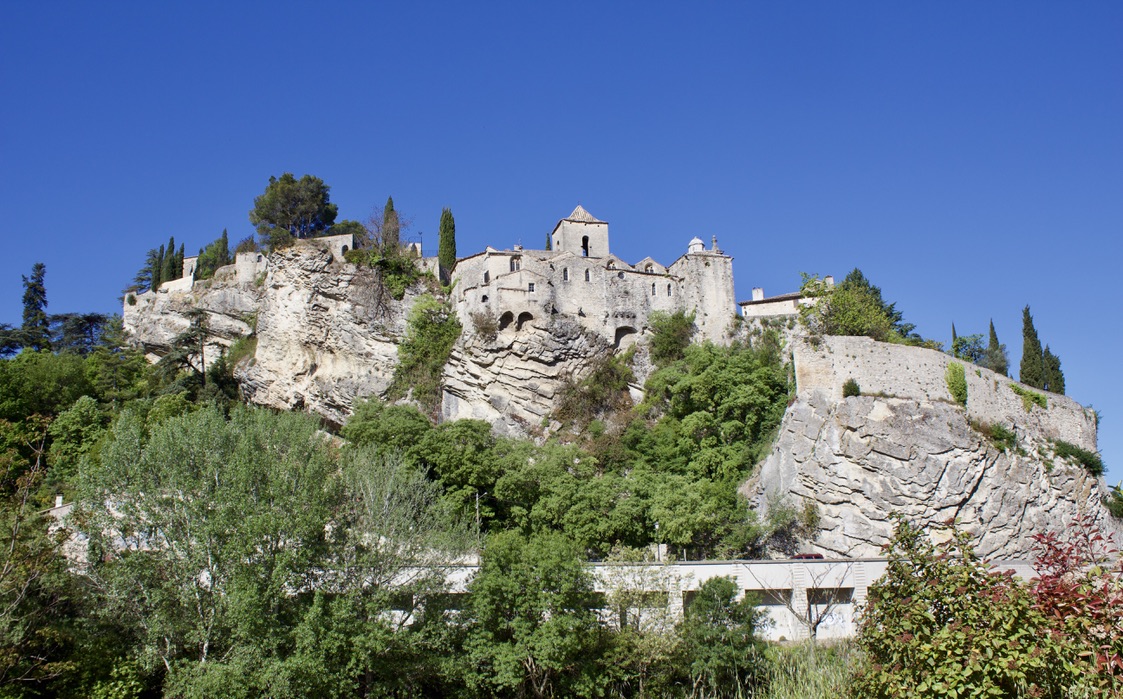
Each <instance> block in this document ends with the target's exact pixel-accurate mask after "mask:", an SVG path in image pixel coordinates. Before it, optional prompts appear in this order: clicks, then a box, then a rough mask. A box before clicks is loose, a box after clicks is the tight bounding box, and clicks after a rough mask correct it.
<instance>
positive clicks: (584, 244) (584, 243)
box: [581, 236, 589, 257]
mask: <svg viewBox="0 0 1123 699" xmlns="http://www.w3.org/2000/svg"><path fill="white" fill-rule="evenodd" d="M581 256H582V257H588V256H589V236H584V237H583V238H581Z"/></svg>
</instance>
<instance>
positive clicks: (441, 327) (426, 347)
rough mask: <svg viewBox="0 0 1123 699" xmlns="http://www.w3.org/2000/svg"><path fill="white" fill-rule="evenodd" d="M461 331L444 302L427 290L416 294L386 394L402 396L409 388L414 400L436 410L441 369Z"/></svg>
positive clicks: (453, 315)
mask: <svg viewBox="0 0 1123 699" xmlns="http://www.w3.org/2000/svg"><path fill="white" fill-rule="evenodd" d="M460 331H461V327H460V321H458V320H457V319H456V314H455V313H453V312H452V309H450V308H449V307H448V304H447V303H445V302H443V301H439V300H437V299H436V298H434V297H433V296H430V295H429V294H425V295H424V296H421V297H420V298H418V299H417V302H416V303H415V304H414V306H413V309H412V310H411V311H410V313H409V319H408V320H407V322H406V336H405V338H404V339H403V340H402V343H401V345H399V346H398V366H397V368H396V369H395V370H394V380H393V381H392V382H391V383H390V388H389V390H388V391H387V394H388V395H389V396H390V397H392V398H393V397H397V398H402V397H405V396H406V394H408V393H409V392H410V391H412V392H413V398H414V400H416V401H417V402H418V403H420V404H421V405H422V406H423V407H425V408H427V409H428V410H429V411H430V412H436V409H437V407H438V406H437V403H438V399H439V398H440V389H441V373H442V370H443V369H444V365H445V364H446V363H447V362H448V357H449V355H450V354H451V353H452V347H453V345H455V344H456V339H457V338H458V337H460Z"/></svg>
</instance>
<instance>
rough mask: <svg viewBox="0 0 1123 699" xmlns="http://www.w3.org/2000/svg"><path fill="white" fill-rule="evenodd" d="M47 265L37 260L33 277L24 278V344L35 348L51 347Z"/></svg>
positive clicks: (33, 269) (32, 273) (29, 347)
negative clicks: (46, 278)
mask: <svg viewBox="0 0 1123 699" xmlns="http://www.w3.org/2000/svg"><path fill="white" fill-rule="evenodd" d="M46 275H47V266H46V265H44V264H43V263H42V262H36V263H35V264H34V265H33V266H32V267H31V278H30V279H28V278H27V277H24V278H23V327H22V328H21V329H20V331H21V333H22V335H23V346H24V347H25V348H27V349H33V350H47V349H50V348H51V340H50V337H51V321H50V318H48V317H47V285H46V283H45V282H44V277H46Z"/></svg>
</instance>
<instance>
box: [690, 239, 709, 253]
mask: <svg viewBox="0 0 1123 699" xmlns="http://www.w3.org/2000/svg"><path fill="white" fill-rule="evenodd" d="M705 249H706V244H705V243H703V242H702V239H701V238H699V237H698V236H694V237H693V238H691V239H690V244H689V245H687V246H686V252H687V253H691V252H702V251H703V250H705Z"/></svg>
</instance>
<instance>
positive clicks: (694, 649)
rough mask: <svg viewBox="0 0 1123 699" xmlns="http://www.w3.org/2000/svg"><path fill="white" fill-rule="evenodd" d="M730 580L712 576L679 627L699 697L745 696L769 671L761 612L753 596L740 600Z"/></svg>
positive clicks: (684, 651) (694, 688) (693, 601)
mask: <svg viewBox="0 0 1123 699" xmlns="http://www.w3.org/2000/svg"><path fill="white" fill-rule="evenodd" d="M737 593H738V589H737V585H736V583H734V582H733V580H731V579H730V578H710V579H709V580H707V581H706V582H705V583H703V584H702V587H701V588H699V590H698V592H697V594H696V595H695V596H694V599H692V600H691V601H690V604H689V605H688V606H687V608H686V610H685V616H684V619H683V623H682V625H681V627H680V628H679V634H680V635H681V637H682V648H683V653H684V656H685V657H684V660H685V662H686V663H688V664H689V666H690V676H691V680H692V684H693V690H694V693H693V694H694V695H701V696H714V697H722V696H728V697H735V696H743V695H744V693H745V692H746V690H751V689H752V687H753V686H755V685H756V684H757V683H758V682H759V678H760V675H761V674H762V671H763V669H764V661H763V653H762V650H763V644H762V643H761V642H760V641H759V640H758V639H757V638H756V636H755V633H756V629H757V627H758V626H759V625H760V613H759V612H757V611H756V607H755V605H756V600H755V599H753V597H752V596H751V595H749V596H746V597H744V598H743V599H741V600H740V601H738V600H737V599H736V597H737Z"/></svg>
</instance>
